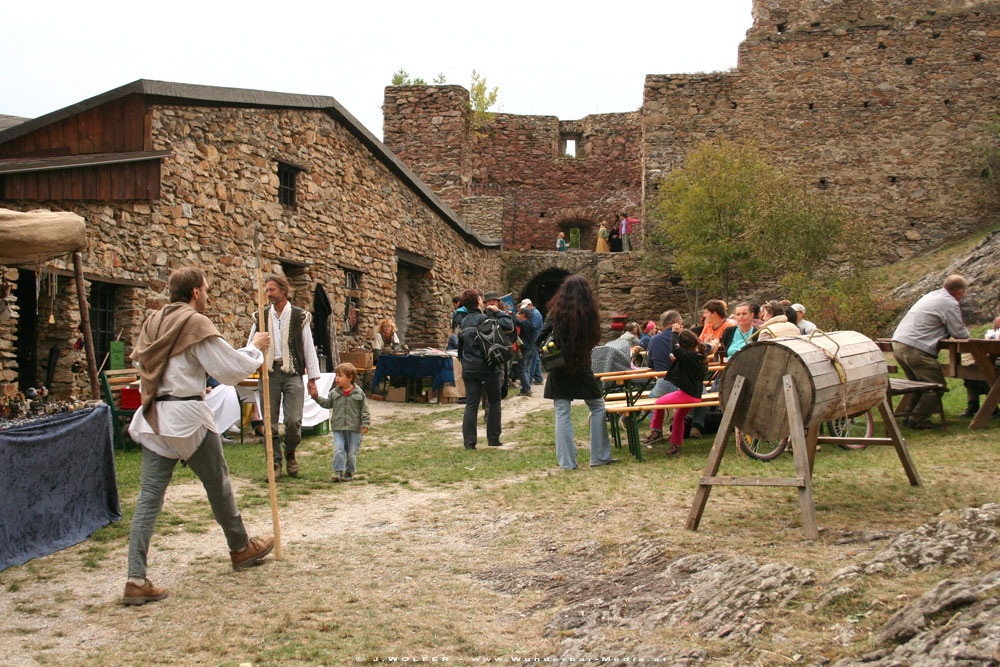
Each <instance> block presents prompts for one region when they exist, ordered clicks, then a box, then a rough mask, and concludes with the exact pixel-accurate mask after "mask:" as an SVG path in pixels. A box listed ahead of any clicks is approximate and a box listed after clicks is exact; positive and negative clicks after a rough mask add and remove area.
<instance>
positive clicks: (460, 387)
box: [451, 357, 465, 398]
mask: <svg viewBox="0 0 1000 667" xmlns="http://www.w3.org/2000/svg"><path fill="white" fill-rule="evenodd" d="M451 361H452V364H451V367H452V370H453V371H454V373H455V391H456V392H457V393H456V396H457V397H458V398H465V382H464V381H463V380H462V362H461V361H459V360H458V357H455V358H454V359H452V360H451Z"/></svg>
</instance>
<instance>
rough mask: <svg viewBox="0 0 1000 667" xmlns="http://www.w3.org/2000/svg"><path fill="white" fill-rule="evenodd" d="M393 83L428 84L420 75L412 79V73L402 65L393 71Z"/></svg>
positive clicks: (408, 84)
mask: <svg viewBox="0 0 1000 667" xmlns="http://www.w3.org/2000/svg"><path fill="white" fill-rule="evenodd" d="M439 76H440V75H439ZM391 85H393V86H426V85H427V82H426V81H424V80H423V79H421V78H419V77H417V78H416V79H411V78H410V73H409V72H407V71H406V70H405V69H403V68H402V67H400V68H399V69H398V70H396V71H395V72H394V73H393V75H392V83H391Z"/></svg>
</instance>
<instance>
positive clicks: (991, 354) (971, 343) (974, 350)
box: [877, 338, 1000, 429]
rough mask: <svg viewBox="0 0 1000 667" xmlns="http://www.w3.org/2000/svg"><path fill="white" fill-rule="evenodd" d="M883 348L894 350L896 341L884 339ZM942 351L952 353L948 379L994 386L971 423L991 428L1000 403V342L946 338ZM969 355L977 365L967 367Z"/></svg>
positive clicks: (946, 371) (880, 342)
mask: <svg viewBox="0 0 1000 667" xmlns="http://www.w3.org/2000/svg"><path fill="white" fill-rule="evenodd" d="M877 343H878V346H879V348H881V349H882V351H884V352H891V351H892V341H891V340H889V339H886V338H880V339H879V340H878V341H877ZM938 350H942V351H947V352H948V360H947V362H946V363H943V364H941V371H942V372H943V373H944V376H945V377H950V378H960V379H963V380H982V381H984V382H986V383H987V384H988V385H989V386H990V391H989V393H987V394H986V398H985V400H984V401H983V402H982V403H981V404H980V406H979V412H977V413H976V416H975V417H974V418H973V419H972V423H971V424H969V428H970V429H979V428H986V427H987V425H989V420H990V416H991V415H992V414H993V410H994V409H995V408H996V407H997V404H998V403H1000V374H998V373H997V371H996V367H995V366H994V363H995V362H996V360H997V358H998V357H1000V340H987V339H985V338H942V339H941V340H940V341H938ZM963 354H968V355H970V356H971V357H972V361H973V363H971V364H963V363H962V355H963Z"/></svg>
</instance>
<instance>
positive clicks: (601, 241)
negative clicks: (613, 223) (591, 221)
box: [597, 222, 611, 252]
mask: <svg viewBox="0 0 1000 667" xmlns="http://www.w3.org/2000/svg"><path fill="white" fill-rule="evenodd" d="M609 225H610V223H607V222H605V223H601V225H600V228H599V229H598V231H597V252H611V244H610V243H608V237H609V236H610V235H611V232H610V231H609V230H608V227H609Z"/></svg>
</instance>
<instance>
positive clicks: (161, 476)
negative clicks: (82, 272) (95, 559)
mask: <svg viewBox="0 0 1000 667" xmlns="http://www.w3.org/2000/svg"><path fill="white" fill-rule="evenodd" d="M167 284H168V286H169V290H170V301H171V303H170V304H169V305H167V306H164V307H163V308H162V309H160V310H158V311H156V312H155V313H153V314H152V315H150V317H149V318H148V319H147V320H146V321H145V323H143V326H142V330H141V333H140V334H139V339H138V342H137V343H136V346H135V351H134V352H133V353H132V360H133V361H135V362H136V363H137V364H138V367H139V374H140V376H141V380H140V383H139V390H140V393H141V395H142V407H141V408H140V409H139V410H136V411H135V415H133V417H132V422H131V423H130V424H129V428H128V430H129V434H130V435H131V436H132V438H133V439H134V440H135V441H136V442H138V443H139V444H140V445H142V474H141V484H140V488H139V497H138V499H137V500H136V505H135V514H134V515H133V517H132V526H131V530H130V533H129V549H128V581H127V582H126V583H125V595H124V596H123V599H122V602H123V603H124V604H126V605H142V604H145V603H147V602H157V601H159V600H162V599H164V598H166V597H167V589H166V588H163V587H160V586H155V585H153V583H152V582H151V581H150V580H149V579H148V578H146V568H147V554H148V553H149V541H150V539H151V538H152V536H153V529H154V527H155V526H156V518H157V516H159V514H160V510H161V509H162V508H163V499H164V496H165V494H166V492H167V486H168V485H169V484H170V479H171V477H172V476H173V472H174V468H175V467H176V466H177V462H178V461H183V462H184V463H185V464H186V465H187V466H188V467H189V468H190V469H191V470H192V471H193V472H194V474H195V475H197V476H198V478H199V479H200V480H201V482H202V485H203V486H204V487H205V492H206V494H207V495H208V499H209V502H210V504H211V506H212V514H214V515H215V520H216V521H217V522H218V524H219V526H220V527H221V528H222V532H223V534H224V535H225V537H226V542H227V543H228V545H229V550H230V551H229V557H230V560H231V562H232V566H233V569H235V570H242V569H244V568H247V567H250V566H251V565H254V564H256V563H258V562H259V561H260V560H261V559H262V558H264V557H265V556H266V555H267V554H269V553H270V552H271V549H272V548H273V547H274V538H273V537H270V536H267V537H262V538H251V537H250V536H249V535H248V534H247V531H246V527H245V526H244V524H243V518H242V516H241V515H240V511H239V508H238V507H237V506H236V499H235V497H234V496H233V489H232V485H231V484H230V479H229V468H228V466H227V465H226V457H225V454H224V453H223V451H222V442H221V440H220V439H219V434H218V433H217V432H216V431H217V427H216V425H215V420H214V419H213V417H212V411H211V410H210V409H209V408H208V406H207V405H206V404H205V387H206V381H207V378H208V375H209V374H211V375H212V377H214V378H216V379H217V380H219V381H220V382H222V383H225V384H229V385H235V384H236V383H237V382H239V381H240V380H242V379H244V378H245V377H247V376H248V375H249V374H250V373H253V372H254V371H255V370H256V369H257V368H259V367H260V365H261V364H262V363H263V362H264V353H265V352H266V351H267V350H268V348H269V347H270V345H271V340H272V338H271V336H270V335H268V334H267V333H263V332H262V333H257V334H254V335H252V336H251V337H250V342H249V343H248V344H247V346H246V347H244V348H243V349H241V350H234V349H233V348H232V347H231V346H230V345H229V343H227V342H226V341H225V340H224V339H223V338H222V336H221V335H220V334H219V331H218V330H217V329H216V327H215V325H214V324H212V322H211V321H210V320H209V319H208V318H207V317H206V316H205V315H204V312H205V310H206V308H207V306H208V280H207V279H206V278H205V273H204V272H203V271H202V270H201V269H199V268H196V267H183V268H180V269H177V270H176V271H174V272H173V273H171V274H170V277H169V278H168V282H167ZM301 386H302V382H301V380H300V381H299V387H301Z"/></svg>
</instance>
